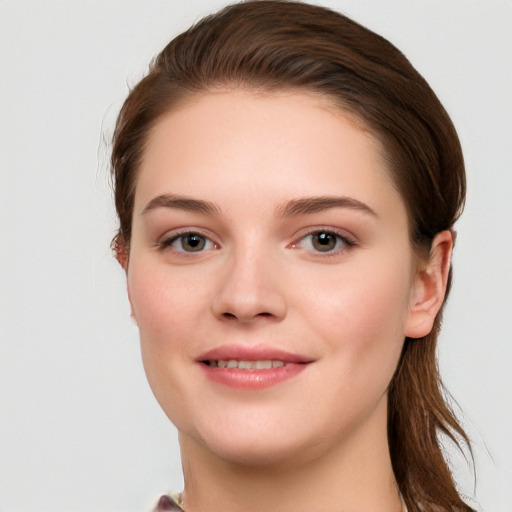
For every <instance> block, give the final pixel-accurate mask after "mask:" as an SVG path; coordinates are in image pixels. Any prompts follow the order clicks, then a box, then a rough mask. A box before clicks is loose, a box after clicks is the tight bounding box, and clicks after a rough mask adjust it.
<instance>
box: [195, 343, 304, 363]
mask: <svg viewBox="0 0 512 512" xmlns="http://www.w3.org/2000/svg"><path fill="white" fill-rule="evenodd" d="M197 360H198V361H219V360H225V361H229V360H237V361H268V360H270V361H283V362H285V363H298V364H300V363H302V364H304V363H311V362H312V361H313V359H311V358H310V357H306V356H303V355H301V354H296V353H293V352H288V351H287V350H282V349H279V348H275V347H269V346H266V345H239V344H229V345H221V346H220V347H216V348H213V349H211V350H208V351H207V352H204V353H203V354H201V355H200V356H199V357H198V358H197Z"/></svg>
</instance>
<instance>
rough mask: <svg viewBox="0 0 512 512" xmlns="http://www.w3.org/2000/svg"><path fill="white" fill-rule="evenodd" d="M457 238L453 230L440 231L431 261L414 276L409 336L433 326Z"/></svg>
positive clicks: (406, 325)
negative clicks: (455, 238)
mask: <svg viewBox="0 0 512 512" xmlns="http://www.w3.org/2000/svg"><path fill="white" fill-rule="evenodd" d="M453 242H454V234H453V233H452V232H451V231H449V230H446V231H441V232H440V233H438V234H437V235H436V236H435V237H434V239H433V241H432V246H431V249H430V256H429V259H428V261H427V262H426V263H425V264H423V265H422V266H421V267H420V268H419V269H418V270H417V272H416V275H415V276H414V281H413V285H412V289H411V296H410V300H409V311H408V314H407V321H406V324H405V335H406V336H407V337H409V338H421V337H423V336H426V335H427V334H429V333H430V331H431V330H432V326H433V324H434V320H435V318H436V315H437V313H438V312H439V310H440V309H441V306H442V305H443V301H444V297H445V295H446V286H447V283H448V275H449V272H450V265H451V259H452V250H453Z"/></svg>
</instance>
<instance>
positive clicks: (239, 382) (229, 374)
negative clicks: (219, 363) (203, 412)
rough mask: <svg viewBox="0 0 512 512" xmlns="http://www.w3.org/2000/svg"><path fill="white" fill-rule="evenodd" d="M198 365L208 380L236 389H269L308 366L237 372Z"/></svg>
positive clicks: (235, 369)
mask: <svg viewBox="0 0 512 512" xmlns="http://www.w3.org/2000/svg"><path fill="white" fill-rule="evenodd" d="M199 364H200V366H201V369H202V370H203V372H204V373H205V374H206V376H207V377H208V378H209V379H210V380H212V381H214V382H217V383H219V384H223V385H224V386H229V387H231V388H236V389H265V388H270V387H272V386H275V385H277V384H280V383H281V382H284V381H287V380H289V379H292V378H293V377H295V376H297V375H298V374H299V373H301V372H303V371H304V370H305V369H306V367H307V366H308V363H305V364H296V363H288V364H286V365H285V366H281V367H279V368H269V369H268V370H239V369H238V368H219V367H214V366H209V365H207V364H204V363H199Z"/></svg>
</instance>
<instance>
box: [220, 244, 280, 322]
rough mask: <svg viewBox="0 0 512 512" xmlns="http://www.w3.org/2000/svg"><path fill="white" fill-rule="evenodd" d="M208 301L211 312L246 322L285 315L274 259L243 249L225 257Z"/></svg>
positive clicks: (277, 318)
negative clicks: (212, 297)
mask: <svg viewBox="0 0 512 512" xmlns="http://www.w3.org/2000/svg"><path fill="white" fill-rule="evenodd" d="M218 283H219V284H218V287H217V293H216V294H215V297H214V299H213V302H212V309H213V313H214V315H215V316H216V317H217V318H219V319H221V320H224V321H232V322H239V323H242V324H250V323H252V322H256V321H261V320H263V319H266V320H268V321H274V322H275V321H280V320H282V319H283V318H284V317H285V316H286V310H287V302H286V297H285V295H284V286H283V283H282V282H281V280H280V279H279V269H278V265H277V263H276V261H275V259H272V258H269V257H268V256H265V255H263V254H261V253H256V252H255V251H251V250H250V249H247V250H245V251H239V253H238V254H234V255H232V256H231V257H230V258H228V259H227V261H226V264H225V267H224V270H223V271H222V272H221V275H219V278H218Z"/></svg>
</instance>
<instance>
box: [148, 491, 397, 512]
mask: <svg viewBox="0 0 512 512" xmlns="http://www.w3.org/2000/svg"><path fill="white" fill-rule="evenodd" d="M180 503H181V494H164V495H163V496H161V497H160V499H159V500H158V504H157V506H156V508H155V509H154V510H153V512H185V511H184V510H183V509H182V508H181V506H180ZM402 512H407V507H406V506H405V503H403V504H402Z"/></svg>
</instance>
